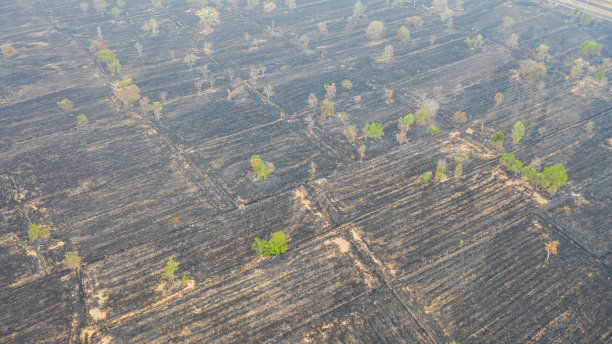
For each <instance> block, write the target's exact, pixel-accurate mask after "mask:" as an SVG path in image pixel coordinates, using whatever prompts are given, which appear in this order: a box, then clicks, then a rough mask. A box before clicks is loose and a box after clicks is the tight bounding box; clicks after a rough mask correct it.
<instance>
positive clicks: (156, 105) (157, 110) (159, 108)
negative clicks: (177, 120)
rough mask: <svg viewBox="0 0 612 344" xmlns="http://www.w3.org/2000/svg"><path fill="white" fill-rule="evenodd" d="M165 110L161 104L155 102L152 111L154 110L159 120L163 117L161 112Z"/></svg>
mask: <svg viewBox="0 0 612 344" xmlns="http://www.w3.org/2000/svg"><path fill="white" fill-rule="evenodd" d="M163 109H164V107H163V105H162V104H161V102H153V105H152V106H151V110H153V114H154V115H155V117H156V118H157V119H159V118H160V117H161V112H162V110H163Z"/></svg>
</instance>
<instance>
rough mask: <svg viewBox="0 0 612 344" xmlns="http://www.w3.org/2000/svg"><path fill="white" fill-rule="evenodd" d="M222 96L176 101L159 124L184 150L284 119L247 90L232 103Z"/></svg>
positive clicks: (215, 95) (170, 103)
mask: <svg viewBox="0 0 612 344" xmlns="http://www.w3.org/2000/svg"><path fill="white" fill-rule="evenodd" d="M218 96H219V94H218V93H215V94H206V95H201V96H198V95H195V96H191V97H186V98H180V99H173V100H171V101H170V102H169V103H167V104H166V105H165V106H164V110H163V115H162V116H161V119H160V120H159V121H158V122H157V123H158V125H159V127H160V128H161V130H162V131H163V132H165V133H166V134H167V135H168V136H169V137H170V139H171V140H172V141H173V142H174V143H176V144H179V145H181V146H183V147H185V146H188V147H193V146H200V145H204V144H206V143H207V142H209V141H212V140H215V139H219V138H221V137H223V136H229V135H238V136H240V132H242V131H246V130H249V129H252V128H255V127H260V126H263V125H265V124H268V123H271V122H273V121H276V120H278V119H280V110H278V109H277V108H276V107H273V106H272V105H270V104H268V103H265V102H263V101H261V100H259V99H258V96H257V95H256V94H253V93H252V92H250V91H249V89H248V88H243V89H242V91H241V93H238V94H236V95H234V96H233V99H232V100H231V101H227V99H225V98H223V96H221V98H219V97H218Z"/></svg>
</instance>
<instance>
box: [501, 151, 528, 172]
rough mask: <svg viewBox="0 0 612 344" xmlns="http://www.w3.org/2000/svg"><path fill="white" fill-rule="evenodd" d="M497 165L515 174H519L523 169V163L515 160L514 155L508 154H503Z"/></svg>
mask: <svg viewBox="0 0 612 344" xmlns="http://www.w3.org/2000/svg"><path fill="white" fill-rule="evenodd" d="M499 163H500V164H501V165H502V166H504V167H506V168H508V169H510V170H511V171H512V172H515V173H520V172H521V169H522V168H523V163H522V162H521V161H520V160H517V159H516V158H515V157H514V155H512V154H508V153H504V155H502V156H501V158H500V159H499Z"/></svg>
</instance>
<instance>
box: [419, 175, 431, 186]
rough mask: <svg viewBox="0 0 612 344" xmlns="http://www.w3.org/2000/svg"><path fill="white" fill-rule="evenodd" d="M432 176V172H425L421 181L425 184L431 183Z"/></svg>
mask: <svg viewBox="0 0 612 344" xmlns="http://www.w3.org/2000/svg"><path fill="white" fill-rule="evenodd" d="M430 178H431V172H425V173H423V174H421V183H423V185H427V184H429V179H430Z"/></svg>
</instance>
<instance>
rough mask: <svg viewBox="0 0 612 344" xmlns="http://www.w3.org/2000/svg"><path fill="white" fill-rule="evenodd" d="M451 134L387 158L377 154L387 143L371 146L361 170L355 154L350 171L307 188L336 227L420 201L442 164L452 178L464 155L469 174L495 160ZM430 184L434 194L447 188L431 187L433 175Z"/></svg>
mask: <svg viewBox="0 0 612 344" xmlns="http://www.w3.org/2000/svg"><path fill="white" fill-rule="evenodd" d="M413 130H416V129H411V131H409V132H408V137H412V136H413V135H414V134H413V133H412V131H413ZM452 134H453V135H451V137H450V138H449V137H446V138H442V137H438V136H434V137H433V138H432V137H429V138H427V137H426V138H421V139H414V141H410V142H408V143H407V144H404V145H402V146H399V147H395V148H394V149H393V150H391V151H390V152H388V153H386V154H384V155H383V154H382V153H381V152H379V151H377V150H376V149H377V148H376V147H380V148H385V146H384V142H378V143H373V144H370V145H369V146H368V148H367V150H366V157H365V159H364V161H363V164H360V163H359V161H358V160H359V156H358V155H357V153H356V152H355V151H354V152H353V153H351V154H354V156H353V159H354V162H353V163H352V164H351V165H349V166H348V167H346V168H344V169H341V170H338V171H336V172H334V173H333V174H331V175H329V176H327V177H326V178H323V179H319V180H315V181H313V182H311V183H309V184H308V186H309V187H311V188H312V189H313V195H314V196H315V197H316V198H317V199H318V200H319V203H320V204H322V205H324V207H325V208H326V210H327V212H328V213H329V214H330V216H331V218H332V219H333V220H334V221H336V222H337V223H343V222H346V221H349V220H351V219H354V218H356V217H358V216H361V215H364V214H367V213H369V212H371V211H374V210H376V209H378V208H381V207H384V206H386V205H388V204H391V203H393V202H396V201H398V200H400V199H403V198H406V197H416V196H417V195H420V194H421V193H422V192H423V191H426V190H427V188H428V187H429V186H427V187H423V186H422V185H421V184H422V183H421V179H420V176H421V175H422V174H423V173H426V172H431V173H433V172H435V170H436V168H437V162H438V161H446V163H447V167H446V170H445V171H446V172H445V173H446V175H447V176H452V175H453V173H454V169H455V167H456V164H457V162H456V161H455V158H456V157H457V156H458V154H459V153H460V152H465V153H467V155H468V156H469V160H467V161H464V162H463V163H462V166H463V170H464V172H466V173H467V172H468V171H470V170H471V169H472V168H474V167H475V166H478V165H480V164H481V163H483V162H484V161H486V160H488V159H490V158H491V157H492V155H490V153H489V152H488V151H487V150H486V149H484V148H483V147H481V146H480V145H478V144H474V143H473V141H472V140H471V139H470V138H469V136H467V135H465V136H463V137H462V136H461V135H460V134H459V133H458V132H456V131H455V132H453V133H452ZM427 135H429V134H427ZM393 144H396V143H393ZM377 145H378V146H377ZM354 149H355V150H356V148H354ZM346 154H348V153H346ZM445 180H446V177H445ZM431 183H432V184H434V185H433V187H435V188H438V187H441V188H446V185H445V184H444V183H443V184H442V185H435V184H437V183H435V182H434V181H433V175H432V182H431ZM430 186H432V185H430Z"/></svg>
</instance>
